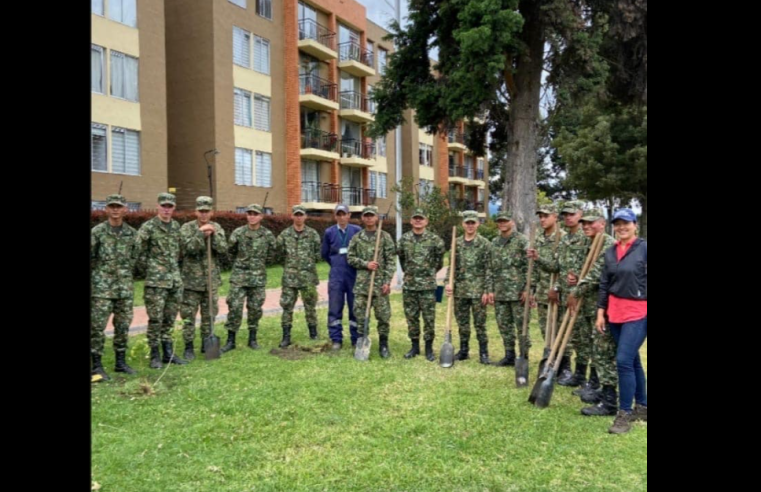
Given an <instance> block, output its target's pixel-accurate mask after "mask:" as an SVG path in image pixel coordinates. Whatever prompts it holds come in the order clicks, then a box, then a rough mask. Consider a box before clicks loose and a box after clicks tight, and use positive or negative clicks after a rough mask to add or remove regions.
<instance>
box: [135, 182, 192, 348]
mask: <svg viewBox="0 0 761 492" xmlns="http://www.w3.org/2000/svg"><path fill="white" fill-rule="evenodd" d="M162 201H163V202H164V203H174V201H175V200H174V195H171V194H169V193H161V194H160V195H159V203H162ZM137 248H138V251H139V255H140V256H139V259H138V263H139V265H140V268H143V267H144V268H145V272H146V276H145V309H146V311H147V313H148V345H149V346H150V347H151V348H156V347H158V346H159V342H171V341H172V334H171V331H172V326H173V325H174V321H175V319H176V318H177V313H178V312H179V310H180V303H181V302H182V276H181V274H180V267H179V264H178V262H179V261H180V255H181V250H180V224H179V222H177V221H176V220H174V219H172V221H171V222H169V223H168V224H165V223H163V222H162V221H161V219H159V218H158V217H154V218H152V219H151V220H149V221H148V222H146V223H144V224H143V225H142V227H140V230H139V231H138V233H137Z"/></svg>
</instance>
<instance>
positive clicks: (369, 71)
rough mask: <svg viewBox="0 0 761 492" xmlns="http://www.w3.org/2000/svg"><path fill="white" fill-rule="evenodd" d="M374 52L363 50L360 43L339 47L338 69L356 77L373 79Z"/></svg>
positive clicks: (350, 43)
mask: <svg viewBox="0 0 761 492" xmlns="http://www.w3.org/2000/svg"><path fill="white" fill-rule="evenodd" d="M373 57H374V55H373V52H372V51H370V50H362V47H361V46H360V45H359V43H354V42H351V41H349V42H347V43H341V44H339V45H338V68H339V69H341V70H343V71H344V72H346V73H349V74H351V75H353V76H355V77H373V76H375V70H374V69H373V66H374V65H373V61H374V60H373Z"/></svg>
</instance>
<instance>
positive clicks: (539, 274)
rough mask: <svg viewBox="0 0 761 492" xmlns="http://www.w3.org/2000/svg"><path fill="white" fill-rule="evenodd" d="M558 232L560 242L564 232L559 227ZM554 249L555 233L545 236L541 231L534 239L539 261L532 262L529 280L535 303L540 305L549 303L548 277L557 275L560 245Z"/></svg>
mask: <svg viewBox="0 0 761 492" xmlns="http://www.w3.org/2000/svg"><path fill="white" fill-rule="evenodd" d="M558 230H559V231H560V240H561V241H562V240H563V236H565V232H564V231H563V230H562V229H561V228H559V227H558ZM554 249H555V233H554V232H553V233H552V234H550V235H549V236H545V235H544V231H541V232H540V233H539V235H538V236H537V237H536V250H537V252H538V253H539V259H538V260H535V261H534V278H533V279H532V280H531V283H532V284H533V285H534V287H533V290H534V296H535V297H536V301H537V302H539V303H541V304H547V303H548V302H549V299H548V298H547V292H548V291H549V289H550V275H552V274H553V273H558V271H557V261H558V251H560V245H558V249H557V250H554ZM553 250H554V251H553ZM552 268H555V271H552Z"/></svg>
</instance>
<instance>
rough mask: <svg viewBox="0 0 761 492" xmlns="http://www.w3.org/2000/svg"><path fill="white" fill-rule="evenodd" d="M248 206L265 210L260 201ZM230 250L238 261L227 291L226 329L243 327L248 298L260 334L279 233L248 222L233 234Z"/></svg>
mask: <svg viewBox="0 0 761 492" xmlns="http://www.w3.org/2000/svg"><path fill="white" fill-rule="evenodd" d="M246 210H247V211H257V212H258V213H260V214H263V213H264V209H263V208H262V207H261V206H259V205H256V204H252V205H249V206H248V207H247V209H246ZM227 252H228V255H229V256H230V258H231V259H232V260H233V262H234V263H233V269H232V273H231V274H230V292H229V293H228V295H227V308H228V313H227V321H226V322H225V329H226V330H227V331H228V332H233V333H237V331H238V330H239V329H240V325H241V322H242V320H243V304H244V302H245V304H246V307H247V309H248V329H249V330H250V332H251V333H253V334H256V332H257V330H258V328H259V320H261V319H262V315H263V312H262V306H263V305H264V301H265V299H266V297H267V292H266V288H267V264H271V263H273V262H274V261H275V259H276V257H277V242H276V239H275V235H274V234H272V232H271V231H270V230H269V229H267V228H265V227H264V226H260V227H259V229H257V230H255V231H254V230H252V229H250V228H249V226H248V225H245V226H243V227H238V228H237V229H235V231H233V233H232V234H231V235H230V240H229V241H228V244H227Z"/></svg>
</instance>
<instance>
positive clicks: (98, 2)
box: [92, 0, 103, 15]
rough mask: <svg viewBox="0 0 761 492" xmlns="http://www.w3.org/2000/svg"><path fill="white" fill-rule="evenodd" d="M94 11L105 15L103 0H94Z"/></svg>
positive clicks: (96, 13)
mask: <svg viewBox="0 0 761 492" xmlns="http://www.w3.org/2000/svg"><path fill="white" fill-rule="evenodd" d="M92 13H93V14H95V15H103V0H92Z"/></svg>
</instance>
